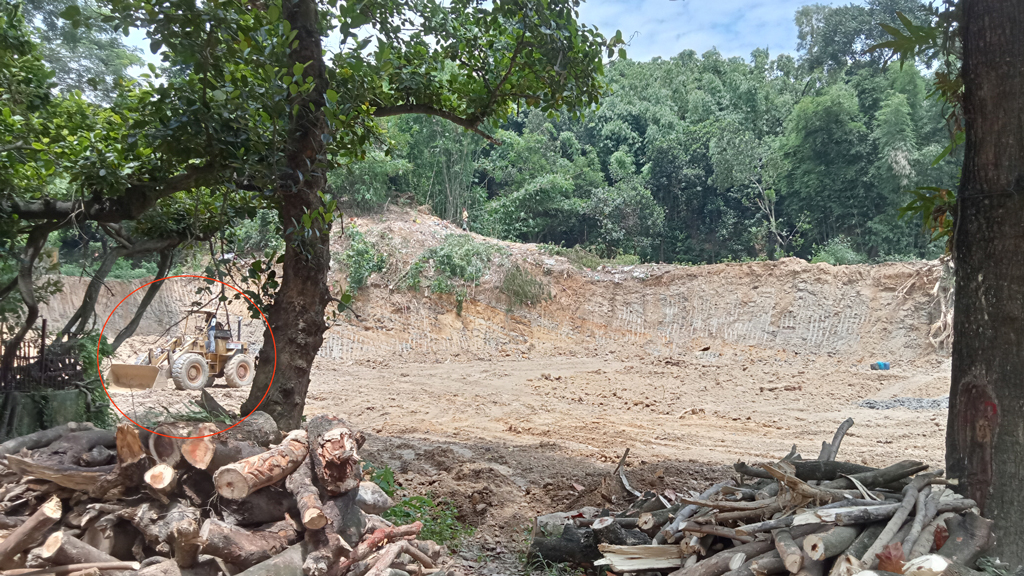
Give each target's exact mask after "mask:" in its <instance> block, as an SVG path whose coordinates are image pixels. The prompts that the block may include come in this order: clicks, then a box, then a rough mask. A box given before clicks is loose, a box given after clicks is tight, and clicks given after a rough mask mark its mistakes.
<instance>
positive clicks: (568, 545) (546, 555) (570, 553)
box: [356, 524, 601, 564]
mask: <svg viewBox="0 0 1024 576" xmlns="http://www.w3.org/2000/svg"><path fill="white" fill-rule="evenodd" d="M361 547H362V544H360V545H359V546H357V547H356V550H359V549H360V548H361ZM599 558H601V552H600V550H598V547H597V540H596V538H594V531H593V530H592V529H590V528H577V527H576V526H574V525H572V524H566V525H565V527H564V528H563V530H562V534H561V536H559V537H558V538H534V539H533V542H531V543H530V549H529V551H528V552H527V561H528V562H530V563H531V564H535V563H537V562H538V561H544V562H554V563H563V562H571V563H573V564H582V563H585V562H593V561H595V560H597V559H599Z"/></svg>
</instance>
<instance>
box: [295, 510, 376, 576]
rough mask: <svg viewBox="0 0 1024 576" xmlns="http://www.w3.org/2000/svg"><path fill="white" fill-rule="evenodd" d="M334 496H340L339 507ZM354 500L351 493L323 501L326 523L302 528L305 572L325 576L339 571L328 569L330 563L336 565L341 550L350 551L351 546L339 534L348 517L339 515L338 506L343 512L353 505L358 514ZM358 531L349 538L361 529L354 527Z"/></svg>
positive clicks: (355, 539)
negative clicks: (316, 526)
mask: <svg viewBox="0 0 1024 576" xmlns="http://www.w3.org/2000/svg"><path fill="white" fill-rule="evenodd" d="M338 500H342V503H341V506H340V507H339V503H338ZM354 501H355V498H354V495H352V494H351V493H350V494H349V495H346V496H343V497H342V498H341V499H335V500H328V501H326V502H325V503H324V506H323V512H324V516H326V517H327V523H326V524H324V526H323V528H319V529H316V530H306V534H305V536H306V545H307V547H308V549H309V552H308V554H307V555H306V559H305V561H304V562H303V564H302V570H303V572H304V573H305V574H306V576H328V575H331V574H337V573H340V572H341V571H340V570H334V571H332V567H334V566H337V565H338V561H339V560H340V559H341V557H342V555H343V554H345V553H346V552H348V553H351V552H352V548H351V546H349V543H348V542H347V541H346V540H345V538H344V537H343V536H344V535H345V534H346V525H345V524H346V521H350V518H346V517H345V516H343V514H342V509H344V510H345V512H352V511H353V509H354V511H355V512H356V513H357V514H358V513H359V509H358V508H357V507H356V506H355V503H354ZM358 532H360V534H358V535H356V537H355V538H352V540H353V541H354V542H357V543H358V540H359V536H361V535H362V530H358Z"/></svg>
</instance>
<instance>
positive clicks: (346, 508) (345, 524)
mask: <svg viewBox="0 0 1024 576" xmlns="http://www.w3.org/2000/svg"><path fill="white" fill-rule="evenodd" d="M324 514H325V515H326V516H327V521H328V522H330V523H331V524H332V525H333V526H334V530H335V532H337V533H338V535H339V536H341V539H342V540H344V541H345V542H347V543H348V545H349V546H356V545H358V544H359V542H360V540H362V539H363V533H364V532H365V531H366V514H364V513H363V511H362V510H360V509H359V506H356V491H355V490H350V491H349V492H347V493H345V494H343V495H341V496H337V497H335V498H330V499H328V500H326V501H325V502H324Z"/></svg>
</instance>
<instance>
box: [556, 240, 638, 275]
mask: <svg viewBox="0 0 1024 576" xmlns="http://www.w3.org/2000/svg"><path fill="white" fill-rule="evenodd" d="M540 250H541V251H542V252H544V253H545V254H550V255H552V256H561V257H562V258H565V259H566V260H568V261H569V262H571V263H572V264H573V265H575V266H577V267H579V268H589V269H591V270H593V269H596V268H597V267H598V266H634V265H636V264H639V263H640V257H639V256H634V255H632V254H619V255H618V256H616V257H615V258H601V257H600V256H598V255H597V254H594V253H593V252H591V251H589V250H587V249H586V248H583V247H581V246H573V247H572V248H565V247H564V246H555V245H553V244H542V245H541V246H540Z"/></svg>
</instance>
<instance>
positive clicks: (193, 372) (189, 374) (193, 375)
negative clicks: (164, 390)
mask: <svg viewBox="0 0 1024 576" xmlns="http://www.w3.org/2000/svg"><path fill="white" fill-rule="evenodd" d="M209 377H210V366H209V365H208V364H207V363H206V359H205V358H203V357H202V356H200V355H199V354H182V355H181V356H180V357H178V359H177V360H175V361H174V366H173V367H171V380H172V381H173V382H174V387H175V388H177V389H178V390H202V389H203V388H204V387H205V386H206V381H207V379H208V378H209Z"/></svg>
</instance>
